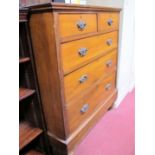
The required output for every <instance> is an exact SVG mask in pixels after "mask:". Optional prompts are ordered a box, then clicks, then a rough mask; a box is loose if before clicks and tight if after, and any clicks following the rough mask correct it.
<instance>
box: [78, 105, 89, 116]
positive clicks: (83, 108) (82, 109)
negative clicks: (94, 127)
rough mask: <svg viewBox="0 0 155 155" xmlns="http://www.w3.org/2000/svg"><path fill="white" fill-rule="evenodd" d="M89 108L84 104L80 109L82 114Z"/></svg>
mask: <svg viewBox="0 0 155 155" xmlns="http://www.w3.org/2000/svg"><path fill="white" fill-rule="evenodd" d="M88 109H89V104H87V103H86V104H84V105H83V107H82V108H81V109H80V112H81V114H84V113H86V112H87V111H88Z"/></svg>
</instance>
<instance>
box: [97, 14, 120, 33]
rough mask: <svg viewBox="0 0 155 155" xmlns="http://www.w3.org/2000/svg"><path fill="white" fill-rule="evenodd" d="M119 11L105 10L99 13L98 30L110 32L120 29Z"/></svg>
mask: <svg viewBox="0 0 155 155" xmlns="http://www.w3.org/2000/svg"><path fill="white" fill-rule="evenodd" d="M118 24H119V13H113V12H104V13H99V14H98V30H99V31H102V32H108V31H112V30H116V29H118Z"/></svg>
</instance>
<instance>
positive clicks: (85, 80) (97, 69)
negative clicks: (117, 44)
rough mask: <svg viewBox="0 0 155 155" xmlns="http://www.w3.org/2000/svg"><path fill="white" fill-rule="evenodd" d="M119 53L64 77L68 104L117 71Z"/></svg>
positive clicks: (111, 53) (113, 52)
mask: <svg viewBox="0 0 155 155" xmlns="http://www.w3.org/2000/svg"><path fill="white" fill-rule="evenodd" d="M116 63H117V51H116V50H114V51H112V52H110V53H109V54H107V55H106V56H103V57H101V58H99V59H97V60H95V61H93V62H92V63H90V64H88V65H86V66H84V67H82V68H80V69H78V70H76V71H74V72H73V73H71V74H69V75H67V76H65V77H64V89H65V98H66V104H67V103H69V101H70V100H72V99H74V98H77V97H78V96H80V94H81V93H83V92H84V91H87V89H89V88H90V87H91V86H92V85H94V84H95V82H97V81H98V80H100V79H101V78H103V77H105V76H107V75H108V74H110V73H111V72H113V71H114V70H116Z"/></svg>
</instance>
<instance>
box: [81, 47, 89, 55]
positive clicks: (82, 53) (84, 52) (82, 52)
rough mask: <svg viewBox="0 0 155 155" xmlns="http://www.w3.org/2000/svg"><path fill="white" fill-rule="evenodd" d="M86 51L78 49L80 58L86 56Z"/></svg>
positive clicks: (85, 49)
mask: <svg viewBox="0 0 155 155" xmlns="http://www.w3.org/2000/svg"><path fill="white" fill-rule="evenodd" d="M87 51H88V49H87V48H80V49H79V55H80V56H81V57H84V56H85V55H86V54H87Z"/></svg>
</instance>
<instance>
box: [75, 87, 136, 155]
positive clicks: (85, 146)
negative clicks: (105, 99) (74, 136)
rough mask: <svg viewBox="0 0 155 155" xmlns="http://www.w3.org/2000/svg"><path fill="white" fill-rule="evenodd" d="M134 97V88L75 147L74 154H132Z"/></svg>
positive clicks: (133, 149)
mask: <svg viewBox="0 0 155 155" xmlns="http://www.w3.org/2000/svg"><path fill="white" fill-rule="evenodd" d="M134 98H135V90H133V91H132V92H131V93H129V94H128V95H127V96H126V97H125V98H124V100H123V101H122V102H121V104H120V106H119V107H118V108H117V109H113V110H110V111H108V112H107V113H106V114H105V115H104V116H103V117H102V118H101V119H100V121H99V122H98V123H97V124H96V126H95V127H94V128H93V129H92V130H91V131H90V132H89V134H88V135H87V136H86V137H85V139H84V140H83V141H82V142H81V143H80V144H79V145H78V146H77V147H76V150H75V155H134V154H135V147H134V138H135V136H134Z"/></svg>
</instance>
